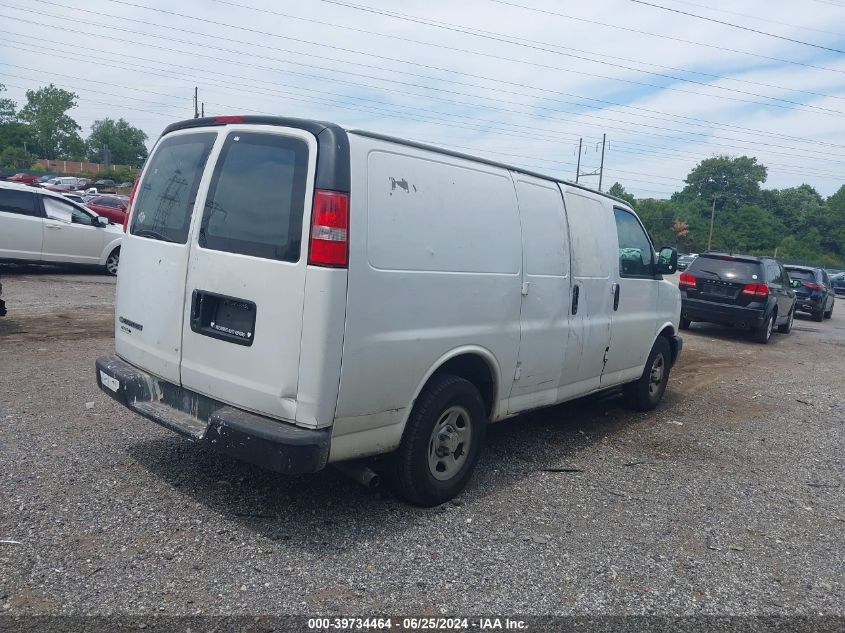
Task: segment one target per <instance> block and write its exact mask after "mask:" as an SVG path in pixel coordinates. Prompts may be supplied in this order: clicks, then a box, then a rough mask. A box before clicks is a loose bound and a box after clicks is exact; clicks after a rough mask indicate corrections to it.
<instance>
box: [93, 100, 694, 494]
mask: <svg viewBox="0 0 845 633" xmlns="http://www.w3.org/2000/svg"><path fill="white" fill-rule="evenodd" d="M139 183H140V184H138V185H137V191H136V192H135V193H134V197H133V201H132V204H131V206H130V211H129V213H130V215H129V218H128V230H127V233H126V236H125V237H124V239H123V244H122V246H121V261H120V274H119V275H118V282H117V296H116V309H115V311H116V314H115V354H114V355H110V356H105V357H102V358H99V359H98V360H97V363H96V376H97V382H98V384H99V385H100V387H101V388H102V389H103V391H105V392H106V393H107V394H108V395H109V396H111V397H112V398H114V399H116V400H117V401H118V402H120V403H122V404H124V405H125V406H127V407H129V408H130V409H131V410H133V411H135V412H136V413H138V414H140V415H142V416H144V417H146V418H148V419H150V420H152V421H154V422H157V423H158V424H161V425H163V426H165V427H167V428H169V429H172V430H173V431H175V432H177V433H180V434H182V435H184V436H187V437H188V438H190V439H192V440H195V441H197V442H202V443H205V444H207V445H209V446H211V447H213V448H215V449H218V450H220V451H222V452H224V453H227V454H229V455H232V456H235V457H237V458H240V459H243V460H246V461H248V462H252V463H254V464H258V465H261V466H264V467H266V468H269V469H272V470H274V471H277V472H281V473H305V472H314V471H318V470H320V469H322V468H323V467H325V466H326V465H327V464H329V463H338V462H346V461H348V460H358V459H360V458H365V457H370V456H375V455H382V454H391V455H390V457H389V459H388V460H386V461H388V462H389V463H390V464H392V466H391V472H392V479H393V483H394V485H395V487H396V489H397V491H398V493H399V494H400V496H402V497H403V498H405V499H407V500H409V501H410V502H412V503H415V504H419V505H426V506H429V505H435V504H438V503H442V502H443V501H445V500H448V499H450V498H451V497H453V496H454V495H456V494H457V493H458V492H460V490H461V489H462V488H463V487H464V486H465V485H466V483H467V481H468V479H469V478H470V475H471V473H472V471H473V468H474V467H475V465H476V463H477V461H478V459H479V453H480V450H481V447H482V444H483V441H484V437H485V431H486V426H487V424H488V423H491V422H497V421H500V420H503V419H505V418H509V417H511V416H514V415H517V414H519V413H522V412H524V411H528V410H530V409H536V408H538V407H545V406H550V405H554V404H557V403H560V402H563V401H566V400H570V399H572V398H576V397H579V396H583V395H586V394H589V393H593V392H596V391H600V390H605V389H609V388H614V387H621V389H622V391H623V393H624V397H625V399H626V401H627V402H628V403H629V404H630V405H632V406H633V407H636V408H638V409H641V410H646V409H650V408H652V407H654V406H656V405H657V404H658V402H659V401H660V399H661V397H662V395H663V392H664V390H665V388H666V384H667V381H668V378H669V371H670V369H671V367H672V365H673V363H674V362H675V360H676V358H677V357H678V354H679V352H680V350H681V343H682V341H681V339H680V338H679V337H678V336H677V331H678V320H679V316H680V306H681V302H680V295H679V292H678V289H677V288H676V287H675V286H674V284H672V283H670V282H668V281H665V280H663V278H662V275H663V274H670V273H673V272H674V271H675V267H676V265H677V253H676V252H674V250H673V249H668V248H667V249H663V250H662V251H661V252H660V253H659V254H655V251H654V247H653V245H652V243H651V241H650V239H649V236H648V234H647V233H646V231H645V230H644V229H643V226H642V224H641V223H640V221H639V219H638V218H637V216H636V215H635V214H634V212H633V211H632V210H631V208H630V207H629V206H628V205H627V204H626V203H625V202H624V201H622V200H618V199H615V198H612V197H610V196H607V195H603V194H601V193H597V192H595V191H591V190H588V189H586V188H584V187H581V186H578V185H574V184H571V183H566V182H561V181H559V180H556V179H555V178H551V177H548V176H543V175H540V174H535V173H531V172H528V171H525V170H521V169H517V168H513V167H509V166H507V165H503V164H499V163H495V162H492V161H489V160H483V159H479V158H474V157H471V156H466V155H463V154H459V153H455V152H451V151H446V150H442V149H438V148H436V147H430V146H426V145H420V144H417V143H413V142H408V141H403V140H400V139H396V138H390V137H387V136H382V135H379V134H373V133H369V132H363V131H357V130H345V129H342V128H340V127H338V126H336V125H333V124H329V123H321V122H317V121H309V120H297V119H287V118H276V117H264V116H243V117H240V116H233V117H217V118H200V119H192V120H189V121H184V122H181V123H176V124H173V125H171V126H169V127H168V128H167V129H166V130H165V131H164V133H163V134H162V136H161V138H160V139H159V141H158V142H157V144H156V146H155V148H154V150H153V152H152V154H151V156H150V158H149V160H148V161H147V164H146V167H145V168H144V171H143V174H142V175H141V177H140V180H139Z"/></svg>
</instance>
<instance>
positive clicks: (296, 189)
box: [199, 132, 308, 262]
mask: <svg viewBox="0 0 845 633" xmlns="http://www.w3.org/2000/svg"><path fill="white" fill-rule="evenodd" d="M307 174H308V145H307V144H306V143H305V141H303V140H300V139H296V138H292V137H289V136H281V135H279V134H262V133H255V132H231V133H230V134H229V136H228V137H227V138H226V142H225V143H224V145H223V149H222V151H221V153H220V159H219V160H218V161H217V165H216V167H215V168H214V175H213V176H212V179H211V185H210V186H209V190H208V198H207V200H206V203H205V210H204V212H203V218H202V227H201V229H200V237H199V244H200V246H202V247H204V248H209V249H213V250H218V251H226V252H228V253H239V254H242V255H252V256H254V257H264V258H266V259H275V260H281V261H287V262H295V261H298V260H299V251H300V243H301V241H302V217H303V213H304V208H305V184H306V180H307Z"/></svg>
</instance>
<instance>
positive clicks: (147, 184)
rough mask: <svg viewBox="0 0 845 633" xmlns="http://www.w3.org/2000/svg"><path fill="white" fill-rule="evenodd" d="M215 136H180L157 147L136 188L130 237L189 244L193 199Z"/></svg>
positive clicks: (212, 134) (164, 141)
mask: <svg viewBox="0 0 845 633" xmlns="http://www.w3.org/2000/svg"><path fill="white" fill-rule="evenodd" d="M216 136H217V135H216V133H213V132H212V133H209V132H204V133H198V134H179V135H176V136H171V137H168V138H165V139H164V140H163V141H162V142H161V143H160V144H159V145H158V147H157V148H156V150H155V153H154V154H153V156H152V159H151V160H150V164H149V165H148V166H147V168H146V170H145V171H144V178H143V180H142V181H141V184H140V185H139V187H138V192H137V201H136V202H135V212H134V213H133V214H132V228H131V229H130V232H131V233H132V235H137V236H138V237H146V238H151V239H156V240H162V241H164V242H178V243H179V244H184V243H185V242H187V241H188V230H189V228H190V226H191V213H192V211H193V206H194V200H195V199H196V196H197V189H198V188H199V184H200V178H202V172H203V169H204V168H205V162H206V161H207V160H208V154H209V153H210V152H211V147H212V145H214V139H215V138H216Z"/></svg>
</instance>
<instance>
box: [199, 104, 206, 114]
mask: <svg viewBox="0 0 845 633" xmlns="http://www.w3.org/2000/svg"><path fill="white" fill-rule="evenodd" d="M200 110H201V114H202V116H203V117H205V101H203V102H202V108H200Z"/></svg>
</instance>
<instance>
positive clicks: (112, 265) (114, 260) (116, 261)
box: [106, 253, 120, 275]
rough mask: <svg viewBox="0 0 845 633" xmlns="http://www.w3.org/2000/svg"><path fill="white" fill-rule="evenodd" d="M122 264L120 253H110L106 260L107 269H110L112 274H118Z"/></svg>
mask: <svg viewBox="0 0 845 633" xmlns="http://www.w3.org/2000/svg"><path fill="white" fill-rule="evenodd" d="M119 265H120V255H118V254H117V253H113V254H111V255H109V258H108V259H107V260H106V270H108V271H109V272H110V273H111V274H112V275H116V274H117V268H118V266H119Z"/></svg>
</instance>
